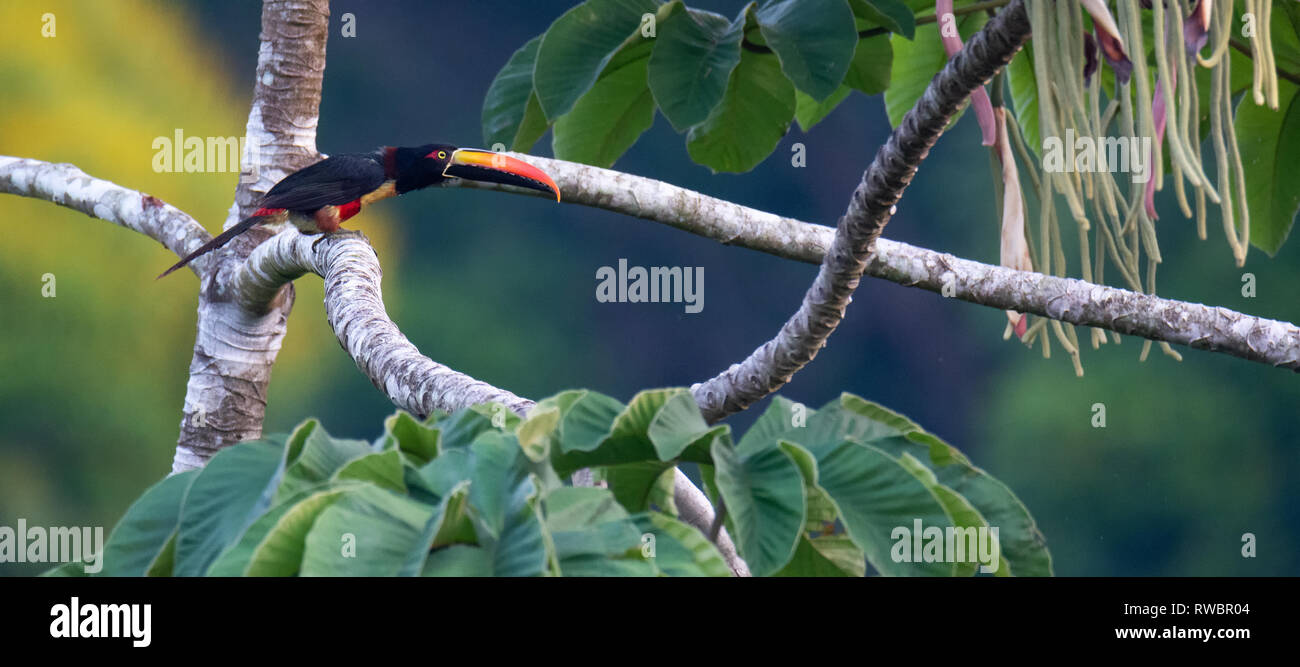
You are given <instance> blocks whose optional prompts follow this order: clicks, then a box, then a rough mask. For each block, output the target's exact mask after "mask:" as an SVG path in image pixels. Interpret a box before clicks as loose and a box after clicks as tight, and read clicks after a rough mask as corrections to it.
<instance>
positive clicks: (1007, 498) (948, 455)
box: [818, 394, 1052, 576]
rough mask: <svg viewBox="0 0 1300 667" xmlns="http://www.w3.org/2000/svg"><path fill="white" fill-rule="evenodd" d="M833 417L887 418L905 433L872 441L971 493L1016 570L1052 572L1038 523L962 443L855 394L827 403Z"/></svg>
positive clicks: (861, 423) (863, 426) (860, 426)
mask: <svg viewBox="0 0 1300 667" xmlns="http://www.w3.org/2000/svg"><path fill="white" fill-rule="evenodd" d="M822 413H825V418H826V419H828V420H829V421H833V422H840V423H852V422H857V423H856V424H855V425H851V426H849V427H848V429H849V431H850V432H853V433H861V432H865V431H867V430H868V429H869V428H871V426H870V425H874V424H881V423H886V424H888V425H890V427H891V428H896V429H897V430H898V432H899V433H902V434H904V435H905V437H904V438H898V437H877V438H873V439H872V440H870V442H871V444H873V445H875V446H877V447H879V448H881V449H882V450H884V451H885V452H887V453H889V454H890V455H891V456H902V455H903V454H904V453H909V454H911V455H912V456H914V457H915V458H916V459H917V460H919V461H921V462H922V463H925V464H926V465H927V466H929V467H930V468H931V469H933V470H934V472H935V476H936V477H937V479H938V481H939V482H940V483H942V484H943V485H944V486H946V487H948V488H949V489H951V490H952V491H954V492H956V493H958V494H960V495H961V496H962V497H963V498H965V499H966V500H967V501H968V502H969V503H970V504H971V505H972V506H973V507H974V508H975V509H976V510H978V511H979V513H980V515H981V516H983V517H984V520H985V521H986V522H987V523H988V525H989V526H990V527H997V528H998V531H999V534H998V541H999V544H1000V547H1001V555H1002V560H1003V561H1004V562H1005V564H1006V565H1007V566H1008V568H1009V570H1010V574H1013V575H1015V576H1051V574H1052V558H1051V555H1050V554H1049V553H1048V550H1047V545H1046V540H1045V539H1044V538H1043V534H1042V532H1040V531H1039V529H1038V525H1037V524H1036V523H1035V522H1034V519H1033V517H1032V516H1030V514H1029V510H1028V509H1026V508H1025V505H1024V503H1022V502H1021V501H1020V499H1019V498H1017V497H1016V495H1015V494H1014V493H1012V492H1011V489H1009V488H1007V486H1006V485H1005V484H1003V483H1002V482H1001V481H999V480H997V479H994V478H993V477H991V476H990V475H989V474H988V473H986V472H984V471H983V470H981V469H979V468H977V467H975V466H973V465H971V463H970V461H969V460H967V459H966V457H965V456H964V455H962V454H961V452H959V451H958V450H957V449H956V448H954V447H952V446H951V445H949V444H947V443H946V442H944V441H942V440H940V439H939V438H937V437H935V436H933V435H931V434H929V433H926V432H925V431H923V430H921V429H920V427H919V426H917V425H916V424H915V423H913V422H912V421H911V420H909V419H907V418H906V417H903V416H902V415H899V414H897V413H894V412H892V411H889V410H887V409H886V408H883V407H881V406H879V405H876V404H874V403H871V402H870V401H866V400H864V399H861V398H859V397H857V396H853V395H852V394H844V395H843V396H841V397H840V399H839V400H838V401H835V402H832V403H831V404H828V405H826V406H825V407H823V408H822V409H821V410H819V412H818V414H822Z"/></svg>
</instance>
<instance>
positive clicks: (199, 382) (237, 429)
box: [172, 0, 329, 472]
mask: <svg viewBox="0 0 1300 667" xmlns="http://www.w3.org/2000/svg"><path fill="white" fill-rule="evenodd" d="M328 31H329V1H328V0H266V1H265V2H264V3H263V4H262V34H261V38H262V39H261V47H260V48H259V50H258V55H257V78H256V83H255V84H254V87H253V103H252V106H251V108H250V110H249V113H248V124H247V128H246V131H245V132H246V135H247V139H246V145H247V147H248V148H247V152H246V154H245V155H244V156H243V158H242V161H243V165H242V171H243V173H242V174H241V175H240V182H239V186H238V187H237V189H236V191H235V203H234V205H232V206H231V208H230V215H229V216H228V217H227V219H226V224H225V226H226V227H227V228H229V227H230V226H231V225H234V224H235V223H237V222H238V221H239V220H240V219H242V218H243V217H244V216H246V215H248V214H249V213H251V212H252V207H253V206H254V203H255V202H256V201H257V198H258V197H259V196H260V195H261V194H263V193H265V192H266V191H267V190H269V189H270V188H271V186H272V185H274V184H275V183H276V182H277V181H279V180H280V179H281V178H283V177H284V176H285V175H287V174H289V173H292V172H294V171H297V170H298V169H301V168H303V167H306V166H307V165H309V164H311V163H313V162H315V161H317V160H319V159H320V156H319V155H318V154H317V152H316V123H317V118H318V116H319V107H320V93H321V80H322V78H323V77H324V72H325V41H326V38H327V36H328ZM272 233H273V232H272V231H271V230H268V229H260V228H254V229H252V230H249V231H248V232H247V233H245V234H242V235H240V236H238V237H236V238H235V239H234V240H233V241H231V242H230V244H228V245H227V246H226V247H224V248H222V249H220V250H217V251H215V252H213V253H211V256H210V257H209V258H208V259H207V260H206V261H205V262H204V263H203V264H202V265H201V266H199V267H197V269H196V270H197V271H198V272H199V281H200V290H199V307H198V332H197V334H196V336H195V340H194V356H193V358H192V360H191V361H190V379H189V382H188V384H187V385H186V388H185V407H184V410H183V418H182V420H181V433H180V438H179V439H178V441H177V443H176V456H175V459H174V460H173V462H172V470H173V472H180V471H182V470H187V469H190V468H194V467H197V466H201V465H203V464H204V463H205V462H206V461H207V460H208V459H209V458H211V457H212V455H213V454H215V453H216V452H217V450H218V449H220V448H221V447H224V446H226V445H230V444H234V443H236V442H240V441H243V440H252V439H256V438H260V437H261V436H262V422H263V419H264V417H265V415H266V388H267V385H269V384H270V381H271V367H272V365H274V364H275V358H276V355H277V353H278V352H279V351H280V344H281V342H282V341H283V339H284V334H285V329H286V323H287V321H288V317H289V311H290V310H291V309H292V308H293V300H294V292H293V286H292V285H286V286H285V287H283V289H282V290H281V291H280V292H278V294H277V295H276V296H275V298H274V299H270V300H268V301H267V303H266V305H265V307H264V308H262V309H260V310H256V311H252V310H248V309H247V308H244V307H243V306H242V304H241V303H240V302H239V300H238V299H236V298H234V293H233V292H232V289H231V285H232V278H233V275H234V273H235V272H236V271H238V269H239V268H240V267H241V266H242V265H243V263H244V258H245V257H247V256H248V254H249V253H250V252H251V251H252V249H253V248H254V247H256V246H257V244H259V243H261V242H262V241H264V240H266V239H267V238H268V237H269V236H270V235H271V234H272Z"/></svg>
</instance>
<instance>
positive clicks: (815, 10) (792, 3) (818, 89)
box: [757, 0, 858, 102]
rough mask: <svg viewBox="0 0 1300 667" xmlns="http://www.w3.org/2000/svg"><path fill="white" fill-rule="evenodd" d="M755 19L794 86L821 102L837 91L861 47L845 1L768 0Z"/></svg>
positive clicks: (851, 15) (759, 9) (765, 0)
mask: <svg viewBox="0 0 1300 667" xmlns="http://www.w3.org/2000/svg"><path fill="white" fill-rule="evenodd" d="M757 18H758V27H759V30H760V31H761V32H762V34H763V39H765V40H767V45H768V46H769V47H770V48H771V49H772V51H774V52H775V53H776V55H777V56H778V57H780V59H781V70H782V71H783V72H785V74H786V76H787V77H789V78H790V81H792V82H794V85H795V87H797V88H798V89H799V90H802V91H803V92H805V93H807V94H808V95H809V96H811V97H812V98H813V99H815V100H817V101H819V102H820V101H822V100H825V99H826V98H827V97H830V95H831V93H834V92H835V89H836V88H839V86H840V82H842V81H843V80H844V74H845V73H847V72H848V71H849V62H850V61H852V60H853V50H854V48H855V47H856V46H857V43H858V31H857V29H855V28H854V22H853V10H851V9H849V5H848V3H846V2H845V0H764V2H763V3H762V4H761V5H759V8H758V12H757Z"/></svg>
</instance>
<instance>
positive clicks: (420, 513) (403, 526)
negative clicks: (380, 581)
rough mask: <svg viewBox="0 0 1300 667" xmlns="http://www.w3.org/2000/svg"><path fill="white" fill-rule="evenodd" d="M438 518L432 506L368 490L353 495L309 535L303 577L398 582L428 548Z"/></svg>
mask: <svg viewBox="0 0 1300 667" xmlns="http://www.w3.org/2000/svg"><path fill="white" fill-rule="evenodd" d="M433 513H434V508H432V507H429V506H428V505H425V504H423V503H419V502H416V501H414V500H411V499H409V498H407V497H405V496H399V495H397V494H395V493H392V492H391V491H386V490H384V489H381V488H379V487H376V486H372V485H369V484H362V485H360V486H357V487H355V488H351V489H348V490H347V491H345V492H343V493H342V494H341V495H340V496H339V497H338V498H337V499H335V500H334V502H332V503H330V504H329V506H328V507H326V508H324V509H323V510H322V511H321V512H320V514H319V515H318V516H317V517H316V520H315V522H314V523H313V524H312V526H311V530H309V531H308V533H307V537H306V542H305V544H306V551H305V553H304V555H303V559H302V575H303V576H316V577H321V576H324V577H336V576H381V577H382V576H395V575H397V574H398V573H399V572H401V570H402V568H403V566H404V565H405V564H406V563H407V561H408V560H409V559H410V557H411V554H412V553H413V552H417V551H418V550H419V549H421V548H422V547H424V544H423V540H422V536H423V534H424V528H425V526H426V525H427V524H428V521H429V519H430V518H431V517H432V516H433Z"/></svg>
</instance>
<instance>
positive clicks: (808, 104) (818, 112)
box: [794, 86, 853, 132]
mask: <svg viewBox="0 0 1300 667" xmlns="http://www.w3.org/2000/svg"><path fill="white" fill-rule="evenodd" d="M851 92H853V90H852V89H851V88H849V87H848V86H840V87H839V89H838V90H836V91H835V92H834V93H832V94H831V96H830V97H828V98H826V99H825V100H823V101H821V102H818V101H817V100H814V99H813V98H811V97H809V96H807V95H805V94H804V93H803V91H800V90H796V91H794V97H795V112H794V118H795V120H797V121H799V128H800V129H802V130H803V131H804V132H807V131H808V130H811V129H812V128H813V126H814V125H816V124H817V123H820V122H822V119H823V118H825V117H826V116H827V115H829V114H830V112H832V111H834V110H835V107H837V106H839V105H840V102H843V101H844V100H845V98H847V97H848V96H849V93H851Z"/></svg>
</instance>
